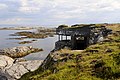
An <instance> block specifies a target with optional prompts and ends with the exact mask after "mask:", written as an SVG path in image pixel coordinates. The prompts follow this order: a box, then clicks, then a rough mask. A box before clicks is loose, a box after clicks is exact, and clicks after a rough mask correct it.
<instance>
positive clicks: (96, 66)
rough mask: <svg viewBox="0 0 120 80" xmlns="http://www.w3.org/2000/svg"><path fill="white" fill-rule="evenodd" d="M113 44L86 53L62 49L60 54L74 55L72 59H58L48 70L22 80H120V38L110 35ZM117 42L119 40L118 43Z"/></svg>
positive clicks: (51, 63)
mask: <svg viewBox="0 0 120 80" xmlns="http://www.w3.org/2000/svg"><path fill="white" fill-rule="evenodd" d="M108 38H111V39H112V41H111V42H103V43H98V44H95V45H91V46H89V47H88V48H87V49H85V50H84V51H73V50H67V49H62V50H60V51H57V53H59V54H58V55H60V54H65V53H68V54H73V55H74V56H72V58H71V59H67V60H66V61H63V60H61V59H63V58H66V57H67V56H64V57H62V58H61V57H60V56H59V57H58V58H59V59H58V61H57V62H56V63H54V62H52V61H51V62H50V63H49V64H47V65H46V66H48V68H47V69H43V68H42V67H40V68H39V69H37V70H36V71H34V72H29V73H27V74H25V75H24V76H22V78H21V79H20V80H120V42H119V40H120V36H119V35H117V36H115V35H113V34H112V35H110V36H109V37H108ZM116 40H118V41H117V42H116Z"/></svg>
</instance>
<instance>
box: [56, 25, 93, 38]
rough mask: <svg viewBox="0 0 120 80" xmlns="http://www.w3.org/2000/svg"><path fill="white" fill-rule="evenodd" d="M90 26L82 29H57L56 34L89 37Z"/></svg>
mask: <svg viewBox="0 0 120 80" xmlns="http://www.w3.org/2000/svg"><path fill="white" fill-rule="evenodd" d="M91 28H93V27H92V26H84V27H73V28H62V29H60V28H57V29H56V34H57V35H63V36H84V37H87V36H89V35H90V29H91Z"/></svg>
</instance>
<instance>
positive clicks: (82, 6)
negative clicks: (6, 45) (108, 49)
mask: <svg viewBox="0 0 120 80" xmlns="http://www.w3.org/2000/svg"><path fill="white" fill-rule="evenodd" d="M119 3H120V0H0V10H1V11H0V24H35V25H37V24H41V25H51V24H52V25H54V24H55V25H56V24H74V23H101V22H120V19H119V18H118V17H119V13H120V4H119Z"/></svg>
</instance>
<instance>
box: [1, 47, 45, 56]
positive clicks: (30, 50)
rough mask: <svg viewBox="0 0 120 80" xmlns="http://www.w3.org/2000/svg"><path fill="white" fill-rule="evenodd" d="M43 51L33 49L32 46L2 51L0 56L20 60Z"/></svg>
mask: <svg viewBox="0 0 120 80" xmlns="http://www.w3.org/2000/svg"><path fill="white" fill-rule="evenodd" d="M39 51H43V49H38V48H33V47H32V46H18V47H13V48H7V49H2V50H0V55H7V56H9V57H12V58H20V57H23V56H26V55H28V54H30V53H35V52H39Z"/></svg>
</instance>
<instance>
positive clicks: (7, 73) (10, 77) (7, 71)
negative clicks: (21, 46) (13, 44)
mask: <svg viewBox="0 0 120 80" xmlns="http://www.w3.org/2000/svg"><path fill="white" fill-rule="evenodd" d="M41 63H42V60H31V61H20V60H19V59H17V60H14V59H12V58H10V57H8V56H5V55H0V80H17V79H19V78H20V77H21V76H22V75H23V74H25V73H27V72H31V71H34V70H36V69H38V68H39V66H40V65H41Z"/></svg>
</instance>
